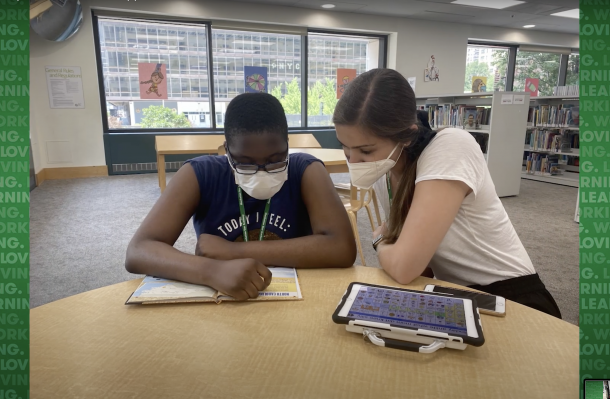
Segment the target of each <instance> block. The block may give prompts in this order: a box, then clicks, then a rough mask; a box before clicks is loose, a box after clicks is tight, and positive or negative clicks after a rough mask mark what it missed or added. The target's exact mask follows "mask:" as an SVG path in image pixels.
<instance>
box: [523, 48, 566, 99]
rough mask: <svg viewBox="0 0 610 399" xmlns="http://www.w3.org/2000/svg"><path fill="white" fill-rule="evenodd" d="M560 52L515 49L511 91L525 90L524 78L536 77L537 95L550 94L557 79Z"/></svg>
mask: <svg viewBox="0 0 610 399" xmlns="http://www.w3.org/2000/svg"><path fill="white" fill-rule="evenodd" d="M560 59H561V55H560V54H555V53H540V52H530V51H520V50H519V51H517V61H516V63H515V83H514V85H513V91H524V90H525V79H526V78H537V79H539V82H538V95H539V96H552V95H553V88H555V86H557V82H558V80H559V61H560Z"/></svg>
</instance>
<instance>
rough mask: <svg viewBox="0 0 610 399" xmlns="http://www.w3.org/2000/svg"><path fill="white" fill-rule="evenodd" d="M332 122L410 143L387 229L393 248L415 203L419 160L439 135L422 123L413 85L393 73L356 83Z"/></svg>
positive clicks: (361, 78) (374, 74)
mask: <svg viewBox="0 0 610 399" xmlns="http://www.w3.org/2000/svg"><path fill="white" fill-rule="evenodd" d="M333 122H334V123H335V124H336V125H347V126H360V127H362V128H364V129H365V130H366V131H368V132H369V133H371V134H373V135H376V136H379V137H382V138H385V139H389V140H392V141H393V142H395V143H402V144H407V143H408V146H407V147H405V148H404V150H403V154H402V155H401V156H400V159H399V160H398V162H403V163H404V165H405V173H404V174H403V175H402V176H401V177H400V179H399V181H398V187H397V189H396V190H395V193H394V198H393V199H392V207H391V209H390V216H389V218H388V225H387V226H386V227H387V229H388V235H387V236H386V237H384V240H385V241H387V242H388V243H390V244H393V243H394V242H396V240H397V239H398V236H399V235H400V232H401V230H402V226H403V224H404V222H405V219H406V218H407V214H408V213H409V209H410V207H411V202H412V201H413V194H414V192H415V177H416V172H417V160H418V159H419V156H420V154H421V153H422V151H423V150H424V148H425V147H426V145H428V143H429V142H430V140H431V139H432V137H434V135H435V134H436V133H435V132H433V131H432V130H430V129H428V128H426V127H424V126H423V125H422V124H421V123H420V121H419V120H418V117H417V111H416V103H415V93H414V92H413V89H412V88H411V85H410V84H409V82H408V81H407V79H405V78H404V76H402V75H401V74H400V73H398V72H397V71H395V70H392V69H372V70H370V71H368V72H365V73H363V74H361V75H360V76H358V77H357V78H356V79H354V80H353V81H352V82H351V83H350V84H349V86H348V87H347V89H346V90H345V92H344V93H343V95H342V96H341V99H340V100H339V102H338V103H337V106H336V108H335V113H334V115H333ZM413 125H417V128H413Z"/></svg>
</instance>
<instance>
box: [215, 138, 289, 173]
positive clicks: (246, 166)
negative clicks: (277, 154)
mask: <svg viewBox="0 0 610 399" xmlns="http://www.w3.org/2000/svg"><path fill="white" fill-rule="evenodd" d="M225 150H226V152H227V158H229V163H230V164H231V165H232V166H233V169H234V170H235V172H237V173H239V174H242V175H253V174H255V173H256V172H258V171H259V170H260V169H262V170H264V171H265V172H267V173H279V172H283V171H285V170H286V168H287V167H288V154H286V160H284V161H282V162H269V163H266V164H264V165H258V164H255V163H236V162H234V161H233V156H232V155H231V153H230V152H229V147H228V146H226V145H225ZM286 151H288V148H287V149H286Z"/></svg>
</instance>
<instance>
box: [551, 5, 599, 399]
mask: <svg viewBox="0 0 610 399" xmlns="http://www.w3.org/2000/svg"><path fill="white" fill-rule="evenodd" d="M579 73H580V76H579V80H580V142H581V143H582V145H581V147H582V148H581V150H580V195H579V208H580V209H579V211H580V215H579V216H580V219H579V221H580V229H579V231H580V237H579V241H580V243H579V245H580V284H579V286H580V297H579V301H580V304H579V305H580V306H579V308H580V322H579V325H580V381H581V382H580V392H581V395H580V396H581V398H582V392H583V386H582V380H583V379H585V378H600V379H610V207H609V205H610V0H587V1H586V0H581V1H580V72H579ZM558 377H559V376H558Z"/></svg>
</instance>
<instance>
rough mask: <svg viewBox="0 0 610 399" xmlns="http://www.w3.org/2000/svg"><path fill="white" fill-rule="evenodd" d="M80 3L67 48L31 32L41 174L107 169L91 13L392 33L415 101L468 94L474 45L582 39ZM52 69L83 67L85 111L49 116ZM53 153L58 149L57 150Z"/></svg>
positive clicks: (213, 7)
mask: <svg viewBox="0 0 610 399" xmlns="http://www.w3.org/2000/svg"><path fill="white" fill-rule="evenodd" d="M81 4H82V5H83V13H84V23H83V26H82V28H81V31H80V32H78V33H77V34H76V35H75V36H74V37H72V38H71V39H69V40H68V41H66V42H63V43H54V42H47V41H44V40H43V39H41V38H40V37H38V36H37V35H36V34H35V33H34V32H31V41H30V54H31V66H30V68H31V72H30V75H31V118H32V123H31V126H32V128H31V129H32V147H33V152H34V156H35V160H34V163H35V165H36V173H38V172H39V171H40V170H41V169H42V168H54V167H65V166H72V167H75V166H99V165H105V163H106V162H105V156H104V144H103V140H102V120H101V108H100V96H99V86H98V79H97V67H96V60H95V49H94V45H93V26H92V23H91V8H96V9H107V10H121V11H129V12H137V13H154V14H160V15H174V16H182V17H191V18H193V17H195V18H201V19H232V20H240V21H251V22H266V23H275V24H289V25H297V26H307V27H311V28H326V29H341V30H354V31H368V32H375V33H389V34H390V35H391V36H390V40H389V45H388V52H389V54H388V66H389V67H390V68H395V69H396V70H398V71H399V72H401V73H402V74H403V75H405V76H406V77H410V76H416V77H417V83H416V94H417V95H429V94H443V93H461V92H462V91H463V85H464V74H465V70H466V46H467V44H468V40H469V39H486V40H495V41H500V42H511V43H528V44H538V45H553V46H561V47H572V48H578V45H579V41H578V35H569V34H557V33H547V32H537V31H530V30H515V29H505V28H495V27H483V26H471V25H463V24H449V23H440V22H439V23H434V22H430V21H418V20H412V19H406V18H394V17H382V16H372V15H360V14H352V13H340V12H332V11H323V10H319V11H318V10H310V9H301V8H292V7H278V6H267V5H253V4H250V3H236V2H229V1H221V2H219V1H206V2H205V3H204V2H202V1H199V0H198V1H195V0H192V1H185V0H173V1H167V0H147V1H142V2H135V1H133V2H128V3H127V2H125V0H81ZM431 54H434V56H435V58H436V62H437V66H438V67H439V70H440V82H424V81H423V74H424V69H425V68H426V65H427V62H428V59H429V57H430V55H431ZM50 65H56V66H80V67H81V68H82V74H83V86H84V92H85V109H79V110H57V109H53V110H52V109H50V107H49V100H48V93H47V85H46V78H45V74H44V67H45V66H50ZM49 141H62V142H68V143H64V144H63V145H67V146H68V147H69V153H70V154H71V156H69V157H68V156H66V157H65V159H63V161H64V162H60V163H49V158H48V153H47V142H49ZM54 147H57V143H56V144H55V145H54ZM68 158H69V159H68Z"/></svg>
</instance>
